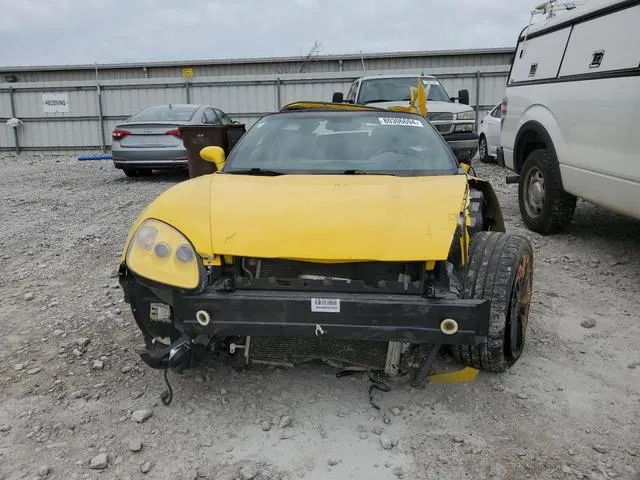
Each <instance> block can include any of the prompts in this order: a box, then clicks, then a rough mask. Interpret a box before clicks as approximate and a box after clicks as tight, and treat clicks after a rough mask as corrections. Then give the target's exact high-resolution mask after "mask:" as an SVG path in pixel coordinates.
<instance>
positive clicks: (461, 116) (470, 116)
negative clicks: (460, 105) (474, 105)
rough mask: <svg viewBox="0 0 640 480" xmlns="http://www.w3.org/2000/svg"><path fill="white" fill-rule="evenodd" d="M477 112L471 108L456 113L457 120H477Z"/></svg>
mask: <svg viewBox="0 0 640 480" xmlns="http://www.w3.org/2000/svg"><path fill="white" fill-rule="evenodd" d="M475 119H476V112H474V111H473V110H469V111H468V112H461V113H458V114H456V120H472V121H473V120H475Z"/></svg>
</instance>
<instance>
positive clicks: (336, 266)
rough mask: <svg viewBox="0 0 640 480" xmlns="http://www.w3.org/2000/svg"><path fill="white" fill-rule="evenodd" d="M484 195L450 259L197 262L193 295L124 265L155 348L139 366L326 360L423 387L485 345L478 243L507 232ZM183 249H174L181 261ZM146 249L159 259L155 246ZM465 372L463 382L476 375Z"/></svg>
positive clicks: (469, 209)
mask: <svg viewBox="0 0 640 480" xmlns="http://www.w3.org/2000/svg"><path fill="white" fill-rule="evenodd" d="M478 185H480V187H482V185H483V184H478ZM478 185H476V188H467V191H466V193H465V195H464V198H465V200H464V202H463V205H461V209H460V210H461V211H460V213H459V215H458V219H457V222H456V226H455V232H454V235H453V236H452V237H450V247H449V249H448V250H449V251H448V255H447V257H446V258H445V259H440V260H429V259H423V260H417V261H387V260H385V261H369V260H355V261H354V260H341V261H337V260H334V261H320V260H315V261H312V260H308V259H307V260H304V259H303V260H300V259H287V258H266V257H259V256H252V255H247V256H242V255H225V254H221V255H215V254H214V255H211V256H206V257H202V256H198V255H194V258H193V261H195V262H196V263H197V268H195V267H193V268H192V270H193V279H192V280H191V284H189V282H187V281H186V280H185V281H183V282H182V285H181V286H175V285H173V286H168V285H166V284H163V283H160V282H157V281H154V280H150V279H149V278H148V277H149V276H152V275H148V276H147V277H145V276H143V275H141V274H140V272H138V271H136V269H135V268H136V265H135V262H126V261H125V262H123V264H122V265H121V268H120V276H119V278H120V283H121V285H122V288H123V290H124V293H125V300H126V302H128V303H129V304H130V305H131V308H132V311H133V315H134V317H135V320H136V322H137V324H138V326H139V328H140V330H141V331H142V333H143V336H144V338H145V341H146V347H147V349H146V352H144V353H143V354H142V356H141V358H142V360H143V361H145V363H147V365H149V366H150V367H152V368H158V369H165V370H166V369H167V368H179V369H184V368H188V367H189V366H191V365H192V364H193V360H194V354H196V352H202V353H204V354H210V353H211V352H212V351H213V352H218V353H219V354H221V355H222V356H223V357H224V358H226V359H228V360H230V361H231V362H232V363H233V364H234V365H236V366H242V367H244V366H247V365H250V364H269V365H285V366H295V365H297V364H300V363H304V362H308V361H314V360H321V361H324V362H327V363H328V364H330V365H332V366H335V367H337V368H340V369H348V370H359V371H369V372H377V373H384V374H387V375H393V376H397V375H409V376H410V377H411V378H412V379H413V383H414V385H421V384H424V382H425V381H426V380H427V376H428V375H429V374H430V373H431V371H430V369H431V366H432V363H433V360H434V356H435V354H436V353H437V351H438V349H439V347H440V346H441V345H477V344H479V343H482V342H486V341H487V336H488V333H489V332H488V330H489V315H490V302H489V301H488V300H484V299H472V298H465V292H464V282H465V280H464V279H465V275H466V274H465V272H466V268H467V262H468V259H469V243H470V242H469V239H470V236H471V235H472V234H473V233H474V232H476V231H481V230H488V229H494V230H496V229H497V230H500V229H503V228H504V226H503V225H502V219H501V217H500V215H499V209H498V210H497V214H496V210H495V209H493V210H492V209H491V208H490V207H491V203H492V202H487V201H486V198H485V197H486V196H485V195H484V194H483V190H482V188H477V187H478ZM487 185H488V184H487ZM489 189H490V187H489ZM489 192H490V190H489ZM490 193H491V192H490ZM140 228H141V227H140ZM143 240H148V239H146V238H143ZM135 241H136V236H135V235H134V237H133V239H132V242H134V243H135ZM181 241H182V240H181V239H177V238H176V239H173V243H171V241H169V242H165V243H167V246H168V247H169V248H168V250H171V251H175V250H176V248H177V247H178V245H179V243H180V242H181ZM129 248H137V247H136V246H135V245H134V246H133V247H129ZM148 248H149V252H151V253H150V255H154V254H156V253H154V252H155V250H156V246H155V245H149V246H148ZM161 250H162V249H161ZM160 253H162V251H161V252H160ZM174 255H175V254H174ZM175 261H176V262H179V261H180V260H175ZM132 267H133V268H132ZM195 272H197V275H196V273H195ZM151 273H153V272H151ZM185 278H186V277H185ZM465 371H466V375H463V376H461V377H459V378H460V379H466V380H468V379H471V378H473V377H475V374H477V371H476V370H474V369H470V368H467V369H466V370H465ZM454 377H455V375H454V376H453V377H451V378H452V379H453V378H454ZM434 380H435V381H437V378H436V377H434Z"/></svg>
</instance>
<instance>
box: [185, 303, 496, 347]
mask: <svg viewBox="0 0 640 480" xmlns="http://www.w3.org/2000/svg"><path fill="white" fill-rule="evenodd" d="M313 297H316V298H322V299H335V300H339V305H340V307H339V311H334V312H326V311H323V312H317V311H312V308H311V305H312V298H313ZM173 300H174V305H173V307H174V318H175V319H176V320H175V322H176V326H177V327H178V328H179V329H181V330H182V329H183V330H184V331H185V332H186V333H194V334H197V333H206V334H209V335H219V336H233V335H238V336H244V335H255V336H271V337H278V336H283V337H313V336H322V337H323V338H340V339H348V340H349V339H351V340H353V339H359V340H365V339H366V340H380V341H402V342H409V343H444V344H475V343H478V342H480V341H483V340H485V339H486V337H487V334H488V328H489V308H490V303H489V301H487V300H472V299H469V300H467V299H435V300H432V299H426V298H423V297H418V296H408V295H375V294H347V293H340V294H337V293H326V294H325V293H317V294H314V293H311V292H275V291H268V292H264V291H236V292H234V293H222V292H207V293H203V294H198V295H174V299H173ZM333 308H334V309H335V310H338V308H337V305H336V304H335V303H334V305H333ZM201 310H204V311H206V312H207V314H208V318H209V319H210V321H209V322H208V323H207V324H206V325H202V324H201V323H198V321H197V320H196V313H197V312H198V311H201ZM200 318H201V319H202V318H203V316H202V315H201V316H200ZM447 318H451V319H454V320H455V321H456V322H457V324H458V331H457V332H456V333H454V334H451V335H447V334H445V333H443V332H442V330H441V328H440V324H441V322H442V321H443V320H444V319H447Z"/></svg>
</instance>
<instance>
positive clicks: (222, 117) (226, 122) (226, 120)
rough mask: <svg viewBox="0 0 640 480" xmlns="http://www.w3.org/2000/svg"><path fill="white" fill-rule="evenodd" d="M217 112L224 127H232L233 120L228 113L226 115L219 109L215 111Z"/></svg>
mask: <svg viewBox="0 0 640 480" xmlns="http://www.w3.org/2000/svg"><path fill="white" fill-rule="evenodd" d="M214 110H215V111H216V113H217V114H218V116H219V117H220V120H221V121H222V124H223V125H231V124H232V123H233V120H231V119H230V118H229V117H228V116H227V114H226V113H224V112H223V111H222V110H219V109H217V108H215V109H214Z"/></svg>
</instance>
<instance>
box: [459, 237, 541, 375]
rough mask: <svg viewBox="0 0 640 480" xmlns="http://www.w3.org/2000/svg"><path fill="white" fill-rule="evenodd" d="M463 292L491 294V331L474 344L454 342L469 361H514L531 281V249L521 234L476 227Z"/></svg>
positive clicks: (489, 364)
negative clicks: (477, 229)
mask: <svg viewBox="0 0 640 480" xmlns="http://www.w3.org/2000/svg"><path fill="white" fill-rule="evenodd" d="M469 252H470V259H469V264H468V266H467V272H466V277H465V283H464V297H465V298H473V299H483V300H489V301H490V302H491V310H490V316H489V332H488V335H487V339H486V340H485V341H484V342H481V343H480V344H477V345H457V346H453V347H452V353H453V355H454V357H455V358H456V359H457V360H458V361H460V362H462V363H465V364H467V365H469V366H472V367H474V368H478V369H481V370H486V371H490V372H504V371H506V370H507V369H508V368H509V367H510V366H512V365H513V364H514V363H515V362H517V361H518V359H519V358H520V355H521V354H522V351H523V349H524V345H525V338H526V332H527V325H528V322H529V305H530V304H531V292H532V287H533V252H532V248H531V244H530V243H529V241H528V240H527V239H526V238H525V237H522V236H520V235H513V234H508V233H503V232H478V233H476V234H474V235H473V237H472V239H471V248H470V249H469Z"/></svg>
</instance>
